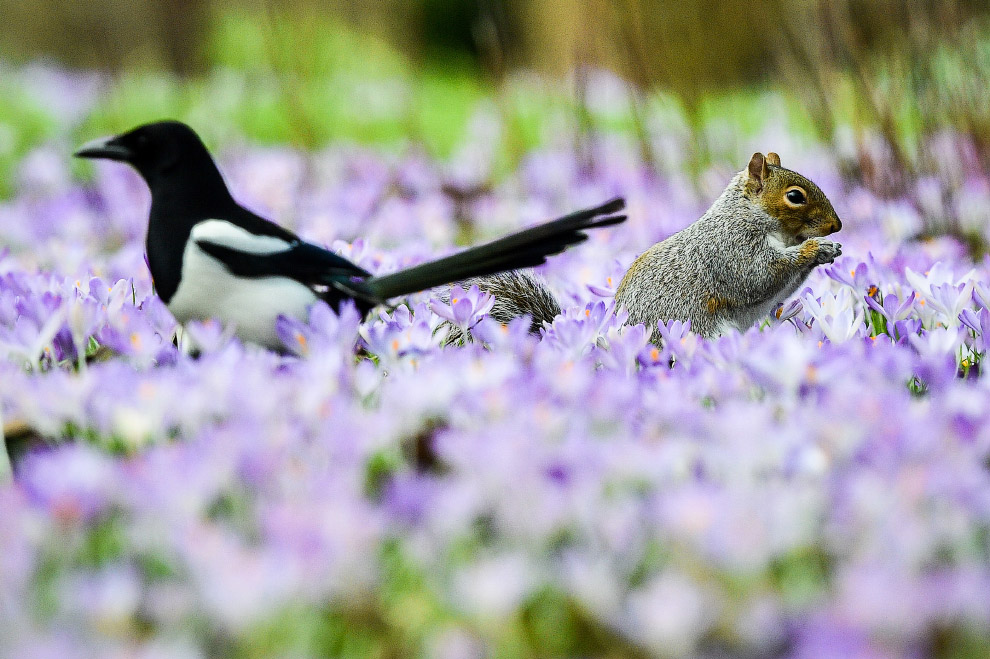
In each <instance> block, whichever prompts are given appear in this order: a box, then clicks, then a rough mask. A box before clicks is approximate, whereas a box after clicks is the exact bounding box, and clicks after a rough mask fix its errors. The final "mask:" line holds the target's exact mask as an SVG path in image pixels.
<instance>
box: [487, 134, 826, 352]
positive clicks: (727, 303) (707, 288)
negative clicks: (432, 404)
mask: <svg viewBox="0 0 990 659" xmlns="http://www.w3.org/2000/svg"><path fill="white" fill-rule="evenodd" d="M795 191H797V192H795ZM841 227H842V223H841V221H840V220H839V218H838V216H837V215H836V214H835V211H834V210H833V208H832V204H831V203H830V202H829V200H828V198H826V197H825V195H824V193H822V191H821V190H820V189H819V188H818V186H817V185H815V184H814V183H813V182H812V181H810V180H809V179H807V178H805V177H804V176H801V175H800V174H798V173H796V172H793V171H791V170H789V169H785V168H783V167H781V166H780V158H779V156H777V155H776V154H774V153H769V154H767V156H766V158H764V156H763V154H760V153H756V154H754V155H753V158H752V160H750V163H749V166H748V167H747V168H746V169H744V170H743V171H742V172H740V173H739V174H737V175H736V176H735V177H734V178H733V179H732V181H731V182H730V183H729V185H728V186H727V187H726V189H725V191H724V192H723V193H722V195H721V196H720V197H719V198H718V199H716V200H715V203H713V204H712V205H711V207H710V208H709V209H708V211H707V212H706V213H705V214H704V215H703V216H702V217H701V219H699V220H697V221H695V222H694V223H693V224H691V225H690V226H688V227H687V228H685V229H683V230H681V231H679V232H677V233H675V234H674V235H672V236H670V237H668V238H667V239H666V240H663V241H661V242H659V243H657V244H655V245H653V247H651V248H650V249H648V250H646V251H645V252H644V253H643V254H642V255H640V257H639V258H638V259H636V261H634V262H633V264H632V265H631V266H630V267H629V270H628V271H627V272H626V274H625V276H624V277H623V278H622V282H621V283H620V284H619V288H618V290H617V291H616V296H615V298H616V302H617V303H618V304H619V306H620V307H625V309H626V310H627V311H628V312H629V319H628V321H627V322H628V323H629V324H638V323H644V324H645V325H646V327H647V328H648V329H649V330H650V331H651V332H652V333H653V339H654V341H656V340H657V338H658V336H657V332H656V327H657V322H658V321H660V320H663V321H670V320H690V321H691V329H692V330H693V331H694V332H696V333H698V334H700V335H701V336H705V337H712V336H717V335H719V334H721V333H723V332H724V331H726V330H728V329H731V328H734V329H738V330H740V331H745V330H746V329H748V328H749V327H751V326H752V325H753V323H755V322H757V321H759V320H761V319H762V318H764V317H766V316H767V314H768V313H770V311H771V310H772V309H773V307H774V306H775V305H776V304H777V303H779V302H783V301H784V300H786V299H787V298H788V297H789V296H791V295H792V294H793V293H794V292H795V291H796V290H797V289H798V287H799V286H800V285H801V283H802V282H804V280H805V279H806V278H807V276H808V275H809V274H810V273H811V271H812V270H813V269H814V268H815V267H816V266H818V265H821V264H824V263H832V262H833V261H834V260H835V259H836V258H837V257H838V256H839V255H841V253H842V248H841V245H839V244H838V243H835V242H833V241H831V240H827V239H825V238H823V236H826V235H828V234H830V233H833V232H835V231H838V230H839V229H840V228H841ZM471 283H473V284H477V285H478V286H479V287H480V288H482V289H483V290H487V291H490V292H492V293H494V294H495V296H496V298H497V300H498V301H497V303H496V307H497V308H498V309H499V315H498V316H496V318H498V320H500V321H501V322H508V320H511V318H513V317H516V316H520V315H523V314H526V315H529V316H531V317H532V318H533V325H532V330H533V331H534V332H535V331H538V330H539V327H541V326H542V324H543V323H544V322H550V321H552V320H553V318H554V317H555V316H556V315H557V313H559V311H560V304H559V303H558V302H557V301H556V298H554V297H553V294H552V293H551V292H550V291H549V289H548V288H547V287H546V286H545V284H544V283H542V282H541V281H540V280H539V279H537V278H535V277H532V276H531V275H526V274H524V273H519V272H515V273H503V274H501V275H497V276H495V277H482V278H479V279H475V280H472V281H471ZM493 315H494V313H493Z"/></svg>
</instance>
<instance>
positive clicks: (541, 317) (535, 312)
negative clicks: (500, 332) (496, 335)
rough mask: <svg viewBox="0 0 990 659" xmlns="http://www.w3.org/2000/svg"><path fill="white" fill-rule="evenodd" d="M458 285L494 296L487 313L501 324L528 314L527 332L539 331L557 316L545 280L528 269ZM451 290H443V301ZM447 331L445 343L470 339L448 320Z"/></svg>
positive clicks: (480, 278) (558, 305) (558, 310)
mask: <svg viewBox="0 0 990 659" xmlns="http://www.w3.org/2000/svg"><path fill="white" fill-rule="evenodd" d="M460 286H461V288H463V289H465V290H467V289H468V288H470V287H471V286H477V287H478V288H480V289H481V290H483V291H485V292H487V293H491V294H492V295H494V296H495V306H493V307H492V310H491V311H490V312H489V313H488V315H489V316H490V317H492V318H494V319H495V320H497V321H498V322H500V323H505V324H508V323H509V322H511V321H513V320H515V319H516V318H520V317H522V316H529V318H530V325H529V331H530V333H531V334H538V333H539V331H540V328H541V327H543V324H544V323H547V324H549V323H551V322H553V319H554V318H556V317H557V316H558V315H560V312H561V309H560V302H559V301H558V300H557V297H556V296H555V295H554V294H553V292H552V291H551V290H550V287H549V286H548V285H547V282H546V280H544V279H543V277H540V276H538V275H534V274H531V273H529V272H520V271H518V270H511V271H509V272H500V273H497V274H494V275H488V276H487V277H471V278H470V279H466V280H464V281H462V282H460ZM449 298H450V290H449V289H448V290H447V291H445V292H444V294H443V300H444V302H447V301H449ZM447 325H448V327H449V333H448V334H447V339H446V342H447V343H462V342H464V341H468V340H470V339H471V337H470V335H466V334H465V333H464V332H463V331H462V330H461V329H460V328H459V327H457V326H456V325H453V324H451V323H447Z"/></svg>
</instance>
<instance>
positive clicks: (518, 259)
mask: <svg viewBox="0 0 990 659" xmlns="http://www.w3.org/2000/svg"><path fill="white" fill-rule="evenodd" d="M625 206H626V202H625V200H624V199H622V198H621V197H620V198H616V199H613V200H611V201H609V202H606V203H604V204H602V205H601V206H596V207H594V208H588V209H585V210H581V211H577V212H575V213H571V214H570V215H565V216H564V217H561V218H559V219H556V220H552V221H550V222H547V223H545V224H540V225H538V226H535V227H531V228H529V229H524V230H523V231H519V232H517V233H513V234H511V235H508V236H506V237H505V238H499V239H498V240H495V241H492V242H490V243H486V244H484V245H479V246H477V247H471V248H470V249H466V250H464V251H463V252H458V253H456V254H452V255H450V256H446V257H444V258H442V259H437V260H435V261H429V262H427V263H423V264H420V265H417V266H414V267H412V268H407V269H405V270H400V271H398V272H395V273H392V274H390V275H384V276H382V277H371V278H369V279H365V280H364V281H363V282H361V288H364V289H365V290H366V291H367V292H368V293H370V295H371V296H373V297H374V298H377V299H379V300H387V299H389V298H394V297H400V296H402V295H409V294H410V293H416V292H418V291H423V290H426V289H428V288H434V287H436V286H442V285H444V284H451V283H454V282H458V281H462V280H464V279H467V278H469V277H484V276H485V275H492V274H495V273H497V272H504V271H506V270H516V269H518V268H530V267H532V266H536V265H540V264H542V263H546V260H547V257H548V256H552V255H554V254H559V253H560V252H563V251H564V250H565V249H567V248H568V247H569V246H571V245H576V244H578V243H580V242H583V241H585V240H587V238H588V234H586V233H584V232H585V231H587V230H588V229H597V228H599V227H608V226H612V225H614V224H619V223H621V222H624V221H625V220H626V216H625V215H616V213H618V212H619V211H621V210H622V209H623V208H625Z"/></svg>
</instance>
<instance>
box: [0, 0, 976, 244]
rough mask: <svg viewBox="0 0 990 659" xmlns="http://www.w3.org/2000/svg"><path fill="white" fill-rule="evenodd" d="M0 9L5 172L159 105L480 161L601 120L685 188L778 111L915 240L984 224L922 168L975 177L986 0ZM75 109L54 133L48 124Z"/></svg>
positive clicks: (579, 140) (507, 0)
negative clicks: (916, 235) (43, 86)
mask: <svg viewBox="0 0 990 659" xmlns="http://www.w3.org/2000/svg"><path fill="white" fill-rule="evenodd" d="M0 14H2V15H3V16H4V22H5V27H4V30H3V31H2V33H0V74H4V75H3V76H2V79H0V94H2V97H3V98H4V100H3V102H0V181H2V180H3V179H4V178H5V177H3V176H2V174H3V173H4V172H5V171H9V169H10V167H11V164H10V163H12V162H15V161H16V160H17V159H19V158H20V157H23V155H24V154H25V153H26V152H27V151H28V150H30V149H31V148H32V147H33V146H35V145H37V144H39V143H41V142H43V141H44V140H46V139H52V138H53V136H56V135H57V134H59V131H62V132H66V131H67V133H68V136H67V137H65V138H64V139H66V140H67V141H69V140H77V139H78V138H79V137H81V136H90V135H92V134H94V133H98V132H106V131H119V130H121V129H124V128H128V127H131V126H132V125H134V124H136V123H140V122H143V121H147V120H150V119H155V118H160V117H164V116H173V117H178V118H183V119H185V120H187V121H190V122H192V123H194V125H196V126H197V127H200V128H201V130H202V131H203V132H204V136H205V138H206V140H207V143H208V144H210V145H215V144H217V143H223V142H225V141H227V140H229V139H231V135H241V136H245V137H246V138H248V139H250V140H255V141H258V142H261V143H286V144H289V145H292V146H298V147H303V148H318V147H322V146H325V145H327V144H330V143H335V142H340V141H347V142H357V143H360V144H373V145H376V146H382V147H385V148H406V147H407V146H408V145H409V144H410V143H414V144H416V145H418V146H421V147H422V148H424V149H426V151H427V152H428V153H429V155H431V156H434V157H438V158H452V157H457V156H458V154H459V153H462V152H463V150H464V145H465V143H470V142H471V141H472V140H473V141H474V142H478V141H479V140H484V141H485V142H486V143H488V142H490V144H491V154H489V156H486V157H487V158H489V159H490V160H491V162H492V163H493V164H492V165H491V167H490V168H489V169H490V171H486V173H485V176H490V177H498V176H499V175H500V174H504V173H505V172H507V171H512V170H513V169H514V168H515V167H516V166H517V165H518V163H519V161H520V159H521V158H522V157H523V155H524V154H526V153H528V152H529V151H530V150H531V149H533V148H536V147H540V146H545V145H547V144H548V143H553V142H554V141H555V140H556V141H557V142H566V141H568V140H570V141H571V142H572V143H573V145H574V148H575V149H577V151H578V152H579V155H580V154H582V153H585V151H586V147H585V146H584V144H585V142H584V141H583V140H584V138H585V137H587V136H588V135H600V134H609V133H611V134H619V135H622V136H624V137H625V138H628V139H630V140H633V141H634V142H635V143H636V144H637V145H638V149H639V153H640V155H641V157H642V162H643V163H645V165H646V166H647V167H648V168H650V169H653V170H655V171H657V172H665V171H672V170H677V171H687V172H689V173H691V174H692V176H689V177H688V178H690V179H691V180H697V179H698V178H699V175H700V174H701V173H703V172H704V171H705V170H706V169H707V168H709V167H711V166H712V164H713V163H724V162H729V163H735V165H734V167H735V168H736V169H738V168H739V165H740V164H741V163H742V162H744V160H743V159H744V158H745V156H746V151H747V149H749V148H751V147H750V145H751V143H752V140H753V136H754V135H756V134H760V132H761V131H764V132H765V131H766V130H767V128H766V125H767V123H773V124H774V125H776V126H778V127H779V126H782V125H786V127H787V132H788V135H790V136H791V139H793V140H794V141H795V144H796V146H800V144H801V141H802V140H806V141H807V143H808V144H815V145H824V148H826V149H828V150H830V151H831V152H832V153H833V155H835V156H836V160H837V162H838V163H839V167H840V169H841V173H842V175H843V176H845V177H846V178H847V179H848V180H855V181H856V182H857V183H859V184H862V185H865V186H866V187H867V188H868V189H869V190H870V191H871V192H873V193H875V194H877V195H880V196H882V197H887V198H894V197H897V198H906V199H908V200H909V203H910V204H913V205H914V206H915V207H916V208H917V209H918V211H919V213H920V214H921V215H923V216H924V224H925V227H924V229H923V231H922V232H921V233H923V234H924V233H926V232H933V231H934V232H952V233H957V234H959V235H960V236H961V237H963V238H965V239H966V240H970V241H971V242H972V241H973V240H976V239H975V238H973V237H972V236H968V234H971V233H973V232H972V231H969V230H968V229H967V228H966V227H965V226H961V225H960V224H959V219H958V217H957V216H958V215H959V213H958V212H957V209H949V208H942V209H940V208H939V204H940V203H941V205H942V206H945V204H946V203H948V202H940V201H939V200H938V199H933V198H931V197H932V193H931V192H930V191H928V192H925V190H928V188H924V187H923V186H922V189H921V191H920V192H919V188H918V184H919V182H924V181H925V180H926V178H927V177H938V178H939V180H940V181H943V182H947V185H948V186H949V187H959V186H962V185H963V184H964V183H966V182H967V181H968V180H969V179H971V178H974V175H975V174H978V175H979V176H978V178H979V179H980V181H982V182H981V183H980V185H982V186H983V187H985V186H986V183H985V181H986V178H987V177H986V174H987V172H988V165H990V94H988V91H987V90H988V89H990V9H988V6H987V3H986V2H981V1H977V0H945V1H942V2H927V1H920V0H905V1H903V2H889V1H885V0H831V1H823V0H790V1H788V2H784V1H783V0H768V1H767V2H761V3H753V2H749V1H745V0H720V1H719V2H713V1H711V0H682V1H681V2H676V3H671V2H664V1H662V0H554V1H553V2H550V1H546V0H375V1H374V2H372V1H370V0H350V1H347V2H316V1H314V0H296V1H294V2H279V3H275V2H262V1H259V0H227V1H225V2H213V1H210V0H168V1H162V0H155V1H151V0H138V1H132V0H107V1H105V2H100V3H90V2H69V3H65V2H56V1H55V0H38V1H36V2H32V3H23V2H15V1H13V0H0ZM39 62H44V63H45V64H44V65H43V66H39V64H38V63H39ZM53 71H58V72H62V71H67V73H65V75H66V78H65V80H64V85H63V87H64V90H65V95H66V98H61V99H59V98H55V99H53V98H51V91H50V88H51V87H52V84H51V83H50V80H51V77H52V76H53V75H58V74H56V73H53ZM32 76H35V77H37V76H43V77H45V79H46V80H48V81H49V82H48V83H47V84H48V88H49V91H48V92H47V93H48V96H49V97H48V98H39V95H38V94H36V93H33V92H32V86H31V85H32V82H31V79H32ZM55 87H56V88H57V87H58V85H55ZM66 99H68V100H66ZM72 99H75V100H72ZM66 106H71V108H72V109H74V110H75V114H74V115H73V116H74V117H75V118H76V120H75V121H73V122H70V123H69V124H68V126H66V122H65V121H64V114H63V116H62V117H52V116H50V115H52V114H54V113H55V112H56V111H60V112H63V113H64V111H65V108H66ZM479 117H480V119H479ZM492 117H494V119H493V120H492V121H491V122H490V123H491V124H492V125H494V126H495V127H494V128H490V129H486V128H485V125H487V124H485V120H486V118H489V119H490V118H492ZM486 131H487V132H486ZM562 136H564V137H562ZM672 140H673V141H675V142H676V143H677V148H675V149H671V148H670V144H671V143H672ZM768 146H770V145H768ZM763 148H766V147H763ZM750 153H751V151H750ZM584 157H585V160H586V161H587V163H588V166H593V162H591V158H590V156H587V154H586V153H585V155H584ZM785 164H786V163H785ZM5 168H6V169H5ZM482 178H484V177H482ZM929 187H931V186H929ZM9 193H10V186H9V185H7V184H4V183H2V182H0V195H2V194H9ZM926 194H927V195H928V197H927V198H926V197H925V195H926ZM981 194H984V195H990V191H986V190H982V188H981ZM935 196H937V195H935ZM988 198H990V197H988ZM978 221H982V220H978ZM979 233H982V232H979ZM983 247H984V246H983V245H982V244H981V245H974V249H976V250H978V251H979V250H981V249H983Z"/></svg>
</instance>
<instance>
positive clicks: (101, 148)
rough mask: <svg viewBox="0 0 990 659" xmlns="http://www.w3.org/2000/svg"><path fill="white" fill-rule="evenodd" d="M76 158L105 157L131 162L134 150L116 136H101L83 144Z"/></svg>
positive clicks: (75, 154)
mask: <svg viewBox="0 0 990 659" xmlns="http://www.w3.org/2000/svg"><path fill="white" fill-rule="evenodd" d="M72 155H74V156H75V157H76V158H104V159H106V160H120V161H122V162H130V161H131V159H132V158H133V157H134V152H133V151H131V150H130V149H129V148H127V147H126V146H124V145H123V144H121V143H120V141H119V140H118V138H116V137H101V138H99V139H95V140H93V141H91V142H86V143H85V144H83V145H82V146H81V147H80V148H79V150H78V151H76V152H75V153H74V154H72Z"/></svg>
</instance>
